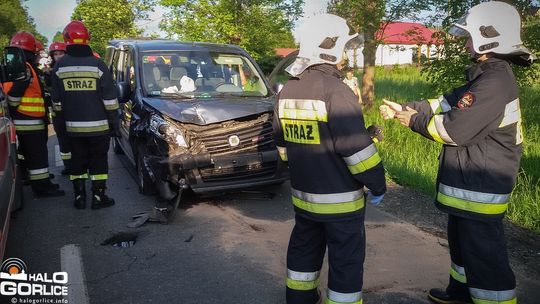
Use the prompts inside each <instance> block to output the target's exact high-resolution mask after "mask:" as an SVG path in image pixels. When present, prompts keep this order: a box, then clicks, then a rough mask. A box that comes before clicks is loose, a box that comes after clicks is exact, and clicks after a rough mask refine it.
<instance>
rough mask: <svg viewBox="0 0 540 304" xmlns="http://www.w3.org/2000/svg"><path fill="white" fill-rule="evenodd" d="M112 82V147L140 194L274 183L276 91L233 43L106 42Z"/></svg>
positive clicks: (279, 168)
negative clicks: (115, 99) (131, 168)
mask: <svg viewBox="0 0 540 304" xmlns="http://www.w3.org/2000/svg"><path fill="white" fill-rule="evenodd" d="M105 60H106V63H107V64H108V66H109V67H110V69H111V72H112V73H113V77H114V78H115V79H116V81H117V85H118V92H119V101H121V104H122V105H121V110H120V119H121V128H120V133H121V136H120V137H117V138H115V139H114V141H113V142H114V148H115V151H116V152H117V153H121V152H123V153H125V154H126V155H127V156H128V158H129V159H130V160H131V161H132V162H133V164H134V165H135V167H136V169H137V175H138V180H139V188H140V190H141V192H142V193H145V194H151V193H154V192H155V191H156V189H157V190H158V191H159V194H160V195H161V196H162V197H165V198H170V197H172V196H174V193H175V191H176V190H175V189H177V187H178V186H183V187H187V188H191V189H192V190H193V191H195V192H216V191H226V190H237V189H242V188H247V187H254V186H262V185H268V184H275V183H281V182H283V181H284V180H286V178H287V174H286V172H287V171H286V165H285V164H284V163H282V162H281V161H280V159H279V156H278V152H277V150H276V146H275V145H274V142H273V132H272V115H273V105H274V100H275V94H274V93H273V92H272V91H271V90H270V89H269V86H268V83H267V81H266V79H265V78H264V76H263V75H262V73H261V71H260V68H259V67H258V66H257V64H256V63H255V62H254V61H253V59H251V58H250V57H249V55H248V54H247V53H246V52H245V51H244V50H242V49H241V48H239V47H236V46H229V45H217V44H207V43H180V42H176V41H168V40H150V41H141V40H116V41H112V42H111V44H110V46H109V48H108V51H107V56H106V59H105Z"/></svg>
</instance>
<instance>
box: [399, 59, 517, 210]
mask: <svg viewBox="0 0 540 304" xmlns="http://www.w3.org/2000/svg"><path fill="white" fill-rule="evenodd" d="M467 79H468V83H467V84H466V85H465V86H462V87H460V88H457V89H455V90H453V91H452V92H450V93H448V94H445V95H443V96H441V97H439V99H436V100H430V101H428V102H414V103H410V104H408V105H409V106H410V107H412V108H414V109H416V110H417V111H418V112H419V113H418V114H416V115H414V116H413V117H412V119H411V123H410V127H411V129H412V130H413V131H415V132H418V133H420V134H422V135H423V136H425V137H427V138H429V139H431V140H434V141H437V142H439V143H442V144H443V149H442V152H441V154H440V157H439V158H440V166H439V173H438V178H437V198H436V205H437V207H438V208H439V209H441V210H443V211H445V212H448V213H451V214H454V215H458V216H463V217H467V218H473V219H500V218H502V217H503V216H504V213H505V212H506V210H507V208H508V200H509V198H510V194H511V192H512V188H513V187H514V184H515V182H516V177H517V174H518V170H519V162H520V159H521V152H522V147H521V144H522V142H523V134H522V127H521V110H520V106H519V98H518V87H517V84H516V81H515V78H514V75H513V73H512V69H511V68H510V65H509V64H508V62H506V61H504V60H501V59H497V58H490V59H488V60H486V61H483V62H480V63H477V64H475V65H474V66H473V67H471V68H470V69H469V70H468V71H467Z"/></svg>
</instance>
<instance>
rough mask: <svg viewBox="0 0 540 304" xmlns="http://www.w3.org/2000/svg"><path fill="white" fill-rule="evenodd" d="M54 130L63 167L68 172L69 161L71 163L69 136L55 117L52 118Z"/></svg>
mask: <svg viewBox="0 0 540 304" xmlns="http://www.w3.org/2000/svg"><path fill="white" fill-rule="evenodd" d="M53 121H54V123H53V126H54V131H55V132H56V137H57V138H58V146H59V148H60V158H61V159H62V162H63V163H64V168H65V169H66V170H67V171H68V172H69V170H70V163H71V147H70V144H69V137H68V136H67V135H66V134H65V131H64V130H63V128H62V126H60V123H59V122H57V120H56V119H54V120H53Z"/></svg>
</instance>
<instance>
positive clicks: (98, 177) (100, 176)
mask: <svg viewBox="0 0 540 304" xmlns="http://www.w3.org/2000/svg"><path fill="white" fill-rule="evenodd" d="M108 178H109V175H108V174H96V175H90V179H91V180H93V181H97V180H107V179H108Z"/></svg>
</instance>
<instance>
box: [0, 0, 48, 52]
mask: <svg viewBox="0 0 540 304" xmlns="http://www.w3.org/2000/svg"><path fill="white" fill-rule="evenodd" d="M23 2H24V1H23ZM18 31H29V32H31V33H32V34H34V36H35V37H36V38H37V39H38V40H39V41H41V42H43V43H44V44H45V43H47V38H45V36H43V35H41V34H40V33H39V32H38V31H37V30H36V25H35V23H34V19H32V17H30V15H28V11H27V9H26V7H24V6H23V5H22V4H21V1H19V0H2V1H1V2H0V45H2V46H4V45H8V44H9V41H10V40H11V37H12V36H13V34H15V33H16V32H18Z"/></svg>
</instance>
